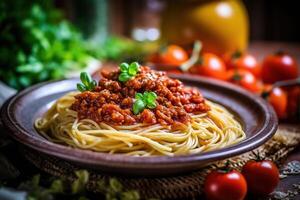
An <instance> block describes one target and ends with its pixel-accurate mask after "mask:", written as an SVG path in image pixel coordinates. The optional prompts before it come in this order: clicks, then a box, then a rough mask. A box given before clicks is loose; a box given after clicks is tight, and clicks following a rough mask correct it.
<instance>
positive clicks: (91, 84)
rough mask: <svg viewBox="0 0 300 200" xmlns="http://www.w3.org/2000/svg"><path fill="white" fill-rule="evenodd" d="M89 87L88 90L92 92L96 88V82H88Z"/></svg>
mask: <svg viewBox="0 0 300 200" xmlns="http://www.w3.org/2000/svg"><path fill="white" fill-rule="evenodd" d="M89 86H90V87H89V89H90V90H93V89H94V88H95V87H96V86H97V82H96V81H95V80H93V81H92V82H90V85H89Z"/></svg>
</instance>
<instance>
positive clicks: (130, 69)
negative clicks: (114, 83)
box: [119, 62, 140, 82]
mask: <svg viewBox="0 0 300 200" xmlns="http://www.w3.org/2000/svg"><path fill="white" fill-rule="evenodd" d="M139 67H140V65H139V63H137V62H133V63H131V64H130V65H129V64H128V63H122V64H121V65H120V71H121V73H120V75H119V81H121V82H126V81H128V80H129V79H131V78H132V77H134V76H135V75H136V74H137V73H138V71H139Z"/></svg>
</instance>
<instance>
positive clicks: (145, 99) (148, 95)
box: [132, 92, 157, 115]
mask: <svg viewBox="0 0 300 200" xmlns="http://www.w3.org/2000/svg"><path fill="white" fill-rule="evenodd" d="M156 98H157V95H156V93H155V92H144V94H141V93H136V94H135V102H134V104H133V107H132V110H133V113H134V114H135V115H137V114H138V113H140V112H142V111H143V110H144V109H145V108H146V107H147V108H150V109H154V108H155V107H156V103H155V101H156Z"/></svg>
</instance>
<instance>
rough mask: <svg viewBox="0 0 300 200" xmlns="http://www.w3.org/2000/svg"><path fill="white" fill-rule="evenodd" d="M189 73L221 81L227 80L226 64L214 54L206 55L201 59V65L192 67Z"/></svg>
mask: <svg viewBox="0 0 300 200" xmlns="http://www.w3.org/2000/svg"><path fill="white" fill-rule="evenodd" d="M189 72H190V73H192V74H199V75H202V76H208V77H212V78H216V79H220V80H225V79H226V67H225V64H224V62H223V61H222V60H221V59H220V58H219V57H218V56H216V55H214V54H212V53H204V54H203V55H202V56H201V58H200V63H199V64H196V65H195V66H193V67H191V68H190V69H189Z"/></svg>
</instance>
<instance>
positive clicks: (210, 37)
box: [161, 0, 249, 54]
mask: <svg viewBox="0 0 300 200" xmlns="http://www.w3.org/2000/svg"><path fill="white" fill-rule="evenodd" d="M161 30H162V39H163V40H164V41H168V42H170V43H175V44H179V45H187V44H191V43H193V42H194V41H195V40H201V41H202V43H203V51H206V52H212V53H216V54H223V53H225V52H228V51H236V50H241V51H243V50H244V49H246V48H247V45H248V35H249V22H248V15H247V11H246V9H245V7H244V5H243V4H242V2H241V1H239V0H223V1H201V0H200V1H199V0H198V1H196V0H186V1H184V0H175V1H169V4H168V6H167V8H166V10H165V12H164V14H163V17H162V26H161Z"/></svg>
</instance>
